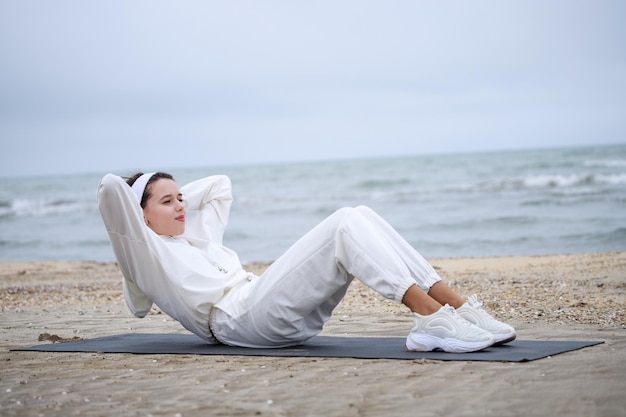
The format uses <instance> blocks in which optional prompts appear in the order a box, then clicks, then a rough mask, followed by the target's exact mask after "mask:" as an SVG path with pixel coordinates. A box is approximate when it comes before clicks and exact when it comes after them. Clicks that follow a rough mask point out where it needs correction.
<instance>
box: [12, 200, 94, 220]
mask: <svg viewBox="0 0 626 417" xmlns="http://www.w3.org/2000/svg"><path fill="white" fill-rule="evenodd" d="M93 210H95V207H94V204H93V203H92V204H88V203H86V202H81V201H69V200H30V199H15V200H13V201H11V202H10V203H9V204H5V205H2V207H0V217H9V216H20V217H23V216H24V217H28V216H31V217H38V216H49V215H59V214H67V213H77V212H80V213H84V212H91V211H93Z"/></svg>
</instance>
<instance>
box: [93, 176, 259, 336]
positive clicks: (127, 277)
mask: <svg viewBox="0 0 626 417" xmlns="http://www.w3.org/2000/svg"><path fill="white" fill-rule="evenodd" d="M181 193H182V194H183V201H184V204H185V207H186V209H187V210H188V213H187V214H188V215H187V220H186V225H185V233H184V234H183V235H181V236H177V237H171V236H159V235H157V234H156V233H154V232H153V231H152V229H150V228H149V227H148V226H146V224H145V223H144V219H143V211H142V209H141V206H140V205H139V202H138V201H137V197H136V196H135V195H134V194H133V192H132V190H131V188H130V187H129V186H128V184H126V182H125V181H124V180H123V179H122V178H120V177H118V176H116V175H112V174H107V175H105V176H104V178H102V181H101V182H100V186H99V187H98V207H99V209H100V214H101V215H102V219H103V221H104V225H105V227H106V229H107V232H108V233H109V238H110V239H111V244H112V245H113V252H114V254H115V257H116V259H117V262H118V264H119V267H120V269H121V271H122V275H123V277H124V278H123V281H122V282H123V290H124V298H125V299H126V303H127V305H128V307H129V309H130V310H131V312H132V313H133V314H134V315H135V316H137V317H144V316H145V315H146V314H147V313H148V311H150V308H151V307H152V303H153V302H154V303H156V305H158V306H159V308H161V310H163V311H164V312H165V313H166V314H168V315H169V316H171V317H172V318H173V319H175V320H177V321H179V322H180V323H181V324H182V325H183V326H184V327H185V328H186V329H187V330H189V331H191V332H192V333H195V334H196V335H198V336H200V337H202V338H203V339H205V340H206V341H207V342H209V343H217V341H216V340H215V338H214V337H213V335H212V334H211V331H210V329H209V314H210V311H211V308H212V307H213V306H214V305H215V304H217V303H218V301H219V300H220V299H221V298H222V297H223V296H224V295H225V294H226V293H227V292H228V291H229V290H230V289H231V288H232V287H234V286H235V285H236V284H238V283H240V282H242V281H244V280H246V279H247V278H248V277H250V276H252V274H250V273H248V272H246V271H245V270H244V269H243V268H242V266H241V262H240V261H239V257H238V256H237V254H236V253H235V252H233V251H232V250H230V249H228V248H225V247H224V246H222V237H223V235H224V229H225V228H226V224H227V223H228V217H229V213H230V206H231V203H232V189H231V182H230V179H229V178H228V177H226V176H224V175H214V176H210V177H207V178H204V179H201V180H198V181H194V182H191V183H189V184H187V185H185V186H184V187H182V188H181ZM193 210H197V211H198V213H195V215H194V213H192V211H193Z"/></svg>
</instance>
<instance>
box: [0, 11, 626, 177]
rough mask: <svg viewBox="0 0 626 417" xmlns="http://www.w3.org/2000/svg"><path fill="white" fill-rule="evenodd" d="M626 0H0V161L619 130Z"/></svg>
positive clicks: (566, 141) (136, 162) (3, 167)
mask: <svg viewBox="0 0 626 417" xmlns="http://www.w3.org/2000/svg"><path fill="white" fill-rule="evenodd" d="M625 21H626V2H624V1H603V0H598V1H500V0H498V1H429V2H422V1H315V2H290V1H219V2H218V1H176V2H173V1H155V0H146V1H126V0H124V1H111V0H107V1H99V2H96V1H84V0H77V1H27V0H24V1H3V2H0V58H1V59H2V64H1V65H0V138H1V142H0V177H6V176H15V175H43V174H61V173H80V172H116V173H119V174H127V173H128V171H132V170H134V169H141V170H149V169H167V168H178V167H195V166H215V165H231V164H239V163H266V162H274V161H300V160H310V159H313V160H320V159H329V158H333V159H334V158H355V157H369V156H383V155H409V154H426V153H439V152H464V151H479V150H499V149H518V148H527V147H544V146H549V147H554V146H570V145H576V146H578V145H587V144H604V143H626V25H625V24H624V22H625Z"/></svg>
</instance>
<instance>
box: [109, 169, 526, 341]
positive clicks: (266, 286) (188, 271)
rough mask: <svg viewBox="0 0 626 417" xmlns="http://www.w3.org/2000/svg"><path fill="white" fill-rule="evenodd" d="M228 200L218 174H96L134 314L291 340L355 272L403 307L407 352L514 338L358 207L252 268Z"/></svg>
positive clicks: (238, 337) (222, 336)
mask: <svg viewBox="0 0 626 417" xmlns="http://www.w3.org/2000/svg"><path fill="white" fill-rule="evenodd" d="M231 203H232V193H231V182H230V179H229V178H228V177H226V176H223V175H215V176H210V177H207V178H204V179H201V180H198V181H194V182H191V183H190V184H187V185H185V186H184V187H182V188H180V189H179V188H178V185H177V184H176V182H175V181H174V179H173V178H172V176H171V175H169V174H166V173H162V172H157V173H148V174H142V173H139V174H136V175H135V176H133V177H132V178H130V179H128V181H127V182H125V181H124V180H123V179H122V178H121V177H118V176H115V175H112V174H108V175H106V176H105V177H104V178H103V179H102V181H101V183H100V186H99V189H98V206H99V209H100V213H101V215H102V219H103V220H104V224H105V226H106V229H107V231H108V233H109V237H110V239H111V243H112V245H113V251H114V253H115V257H116V258H117V261H118V264H119V266H120V269H121V271H122V274H123V277H124V278H123V291H124V297H125V299H126V302H127V304H128V306H129V308H130V310H131V311H132V313H133V314H134V315H135V316H137V317H144V316H145V315H146V314H147V313H148V311H149V310H150V308H151V306H152V303H153V302H154V303H156V304H157V305H158V306H159V307H160V308H161V310H163V311H164V312H165V313H167V314H168V315H170V316H171V317H172V318H174V319H175V320H177V321H179V322H180V323H181V324H182V325H183V326H184V327H185V328H186V329H188V330H189V331H191V332H193V333H195V334H196V335H198V336H200V337H201V338H203V339H205V340H206V341H207V342H208V343H224V344H229V345H235V346H245V347H284V346H293V345H298V344H302V343H303V342H305V341H306V340H307V339H309V338H311V337H313V336H315V335H316V334H318V333H319V332H320V331H321V330H322V327H323V326H324V323H325V322H326V321H327V320H328V319H329V318H330V316H331V314H332V312H333V309H334V308H335V307H336V306H337V305H338V304H339V302H340V301H341V299H342V298H343V296H344V295H345V293H346V291H347V289H348V286H349V285H350V282H351V281H352V279H353V278H354V277H356V278H357V279H359V280H361V281H362V282H363V283H364V284H365V285H367V286H369V287H370V288H372V289H374V290H375V291H377V292H378V293H380V294H382V295H383V296H384V297H386V298H388V299H392V300H395V301H396V302H399V303H403V304H404V305H406V306H407V307H408V308H409V309H410V311H412V313H413V328H412V330H411V331H410V332H409V335H408V336H407V341H406V348H407V349H408V350H414V351H430V350H435V349H440V350H444V351H447V352H470V351H477V350H481V349H484V348H486V347H489V346H492V345H494V344H501V343H506V342H509V341H511V340H513V339H515V330H514V329H513V328H512V327H511V326H509V325H507V324H504V323H501V322H499V321H497V320H495V319H494V318H493V317H491V316H490V315H489V314H488V313H487V312H485V311H484V310H483V309H482V308H481V304H480V303H479V302H478V301H477V300H476V297H475V296H473V297H470V298H469V299H467V300H464V299H463V298H461V297H460V296H459V295H457V294H456V293H455V292H454V291H452V289H450V288H449V287H448V286H446V284H444V283H443V282H442V281H441V278H440V277H439V276H438V275H437V273H436V272H435V270H434V269H433V268H432V267H431V265H430V264H429V263H428V262H427V261H426V260H425V259H424V258H423V257H422V256H421V255H420V254H419V253H418V252H417V251H416V250H415V249H413V248H412V247H411V246H410V245H409V244H408V243H407V242H406V241H405V240H404V239H403V238H402V237H401V236H400V235H399V234H398V233H397V232H396V231H395V230H394V229H393V228H392V227H391V226H390V225H389V224H388V223H387V222H385V221H384V220H383V219H382V218H381V217H380V216H378V215H377V214H376V213H375V212H374V211H372V210H371V209H369V208H367V207H363V206H361V207H356V208H343V209H340V210H338V211H336V212H335V213H333V214H332V215H330V216H329V217H328V218H326V219H325V220H324V221H322V222H321V223H320V224H319V225H318V226H316V227H315V228H313V229H312V230H311V231H310V232H308V233H307V234H306V235H304V236H303V237H302V238H301V239H300V240H298V241H297V242H296V243H295V244H294V245H293V246H292V247H291V248H289V249H288V250H287V252H285V253H284V255H282V256H281V257H279V258H278V259H277V260H276V261H275V262H274V263H272V265H271V266H270V267H269V268H267V270H266V271H265V272H264V273H263V274H262V275H261V276H255V275H253V274H251V273H248V272H246V271H245V270H244V269H243V267H242V265H241V263H240V261H239V258H238V256H237V254H236V253H235V252H233V251H232V250H230V249H228V248H226V247H224V246H223V245H222V236H223V234H224V230H225V228H226V225H227V223H228V217H229V211H230V206H231ZM191 210H193V211H196V212H197V213H195V214H196V215H194V216H191V217H190V218H187V217H186V214H187V211H191Z"/></svg>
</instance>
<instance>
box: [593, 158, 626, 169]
mask: <svg viewBox="0 0 626 417" xmlns="http://www.w3.org/2000/svg"><path fill="white" fill-rule="evenodd" d="M583 165H584V166H586V167H597V168H619V167H626V159H592V160H589V161H584V162H583Z"/></svg>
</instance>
